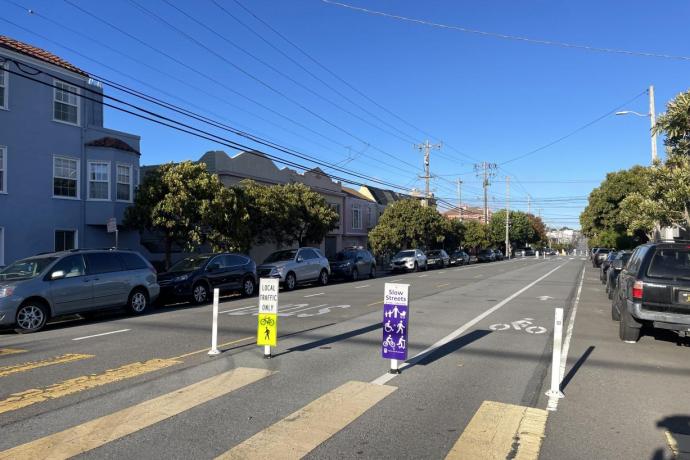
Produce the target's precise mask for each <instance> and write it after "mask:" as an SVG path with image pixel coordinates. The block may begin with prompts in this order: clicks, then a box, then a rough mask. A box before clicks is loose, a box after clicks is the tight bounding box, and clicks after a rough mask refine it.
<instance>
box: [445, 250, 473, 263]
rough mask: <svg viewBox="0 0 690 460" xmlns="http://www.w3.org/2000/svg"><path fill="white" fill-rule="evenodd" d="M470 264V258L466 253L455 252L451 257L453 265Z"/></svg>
mask: <svg viewBox="0 0 690 460" xmlns="http://www.w3.org/2000/svg"><path fill="white" fill-rule="evenodd" d="M469 263H470V256H469V254H467V253H466V252H465V251H454V252H453V253H452V254H451V255H450V264H451V265H468V264H469Z"/></svg>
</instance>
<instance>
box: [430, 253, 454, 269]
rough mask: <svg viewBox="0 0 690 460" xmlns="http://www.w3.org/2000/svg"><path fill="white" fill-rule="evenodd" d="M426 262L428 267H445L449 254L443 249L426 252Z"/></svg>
mask: <svg viewBox="0 0 690 460" xmlns="http://www.w3.org/2000/svg"><path fill="white" fill-rule="evenodd" d="M426 263H427V266H428V267H429V268H445V267H447V266H449V265H450V256H448V253H447V252H446V251H444V250H443V249H433V250H431V251H427V252H426Z"/></svg>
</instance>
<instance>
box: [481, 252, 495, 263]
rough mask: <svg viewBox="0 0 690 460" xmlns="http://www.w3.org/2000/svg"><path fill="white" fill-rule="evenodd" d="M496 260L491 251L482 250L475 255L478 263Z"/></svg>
mask: <svg viewBox="0 0 690 460" xmlns="http://www.w3.org/2000/svg"><path fill="white" fill-rule="evenodd" d="M495 260H496V254H494V251H493V250H491V249H482V250H481V251H479V252H478V253H477V261H478V262H494V261H495Z"/></svg>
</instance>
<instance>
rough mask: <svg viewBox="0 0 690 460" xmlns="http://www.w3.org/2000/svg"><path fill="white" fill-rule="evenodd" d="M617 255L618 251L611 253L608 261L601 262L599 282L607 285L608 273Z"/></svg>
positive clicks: (607, 258) (607, 257)
mask: <svg viewBox="0 0 690 460" xmlns="http://www.w3.org/2000/svg"><path fill="white" fill-rule="evenodd" d="M617 255H618V252H617V251H611V252H609V253H608V255H607V256H606V259H604V260H603V261H602V262H601V265H600V266H599V281H601V283H602V284H604V283H606V272H607V271H608V269H609V266H610V265H611V261H613V260H614V259H615V258H616V256H617Z"/></svg>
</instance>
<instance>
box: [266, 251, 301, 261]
mask: <svg viewBox="0 0 690 460" xmlns="http://www.w3.org/2000/svg"><path fill="white" fill-rule="evenodd" d="M296 255H297V249H286V250H284V251H276V252H274V253H273V254H271V255H270V256H268V257H266V260H264V263H265V264H270V263H271V262H283V261H286V260H294V259H295V256H296Z"/></svg>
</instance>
